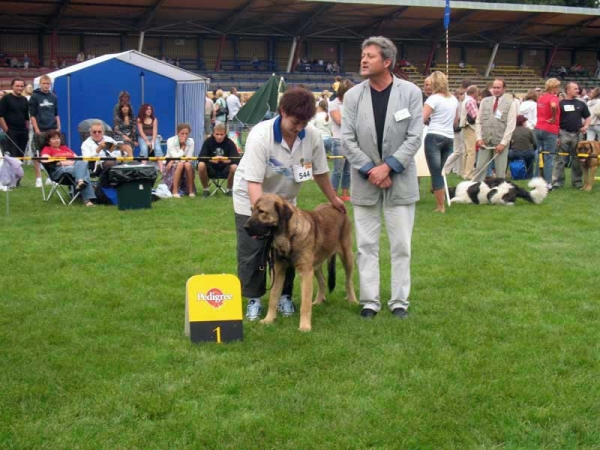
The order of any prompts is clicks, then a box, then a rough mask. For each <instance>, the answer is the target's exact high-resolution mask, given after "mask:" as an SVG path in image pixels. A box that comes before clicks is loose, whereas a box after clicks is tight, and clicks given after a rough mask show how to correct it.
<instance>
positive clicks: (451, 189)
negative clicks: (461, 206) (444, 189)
mask: <svg viewBox="0 0 600 450" xmlns="http://www.w3.org/2000/svg"><path fill="white" fill-rule="evenodd" d="M448 195H449V196H450V198H454V197H455V196H456V187H454V186H451V187H449V188H448Z"/></svg>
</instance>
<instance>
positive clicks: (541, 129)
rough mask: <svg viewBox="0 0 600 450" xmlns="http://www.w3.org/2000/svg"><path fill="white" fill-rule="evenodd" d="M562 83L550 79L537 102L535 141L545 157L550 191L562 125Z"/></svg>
mask: <svg viewBox="0 0 600 450" xmlns="http://www.w3.org/2000/svg"><path fill="white" fill-rule="evenodd" d="M559 90H560V81H559V80H558V79H557V78H550V79H549V80H548V81H546V92H544V94H543V95H542V96H541V97H539V98H538V101H537V123H536V124H535V139H536V140H537V143H538V147H539V151H541V152H543V153H542V154H543V155H544V180H546V183H548V189H552V168H553V166H554V156H555V154H556V143H557V141H558V132H559V124H560V108H559V107H558V102H559V99H558V97H557V94H558V91H559ZM536 157H537V155H536ZM538 170H539V164H534V170H533V176H534V177H536V176H537V171H538Z"/></svg>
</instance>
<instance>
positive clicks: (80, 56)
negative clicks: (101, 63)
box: [75, 52, 85, 63]
mask: <svg viewBox="0 0 600 450" xmlns="http://www.w3.org/2000/svg"><path fill="white" fill-rule="evenodd" d="M75 61H77V62H78V63H80V62H84V61H85V53H83V52H79V53H77V58H75Z"/></svg>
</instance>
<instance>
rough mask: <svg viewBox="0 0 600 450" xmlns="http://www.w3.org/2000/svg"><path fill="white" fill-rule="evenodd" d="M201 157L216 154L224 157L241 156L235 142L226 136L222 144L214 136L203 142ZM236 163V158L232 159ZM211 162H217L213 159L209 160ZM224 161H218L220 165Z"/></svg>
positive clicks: (209, 156)
mask: <svg viewBox="0 0 600 450" xmlns="http://www.w3.org/2000/svg"><path fill="white" fill-rule="evenodd" d="M200 156H201V157H208V158H212V157H214V156H222V157H224V158H234V157H236V156H239V154H238V151H237V147H236V146H235V143H234V142H233V141H232V140H231V139H229V138H228V137H225V140H224V141H223V142H221V143H220V144H219V143H218V142H217V140H216V139H215V137H214V136H211V137H209V138H208V139H206V140H205V141H204V143H203V144H202V150H200ZM232 162H233V163H234V164H237V161H236V160H233V161H232ZM209 163H210V164H217V163H214V162H212V161H209ZM222 164H223V163H218V165H222Z"/></svg>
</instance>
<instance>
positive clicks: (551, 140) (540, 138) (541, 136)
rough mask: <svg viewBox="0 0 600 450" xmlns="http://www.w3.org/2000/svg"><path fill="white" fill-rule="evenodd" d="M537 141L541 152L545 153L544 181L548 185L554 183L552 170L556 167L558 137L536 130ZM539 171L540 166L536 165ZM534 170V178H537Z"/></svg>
mask: <svg viewBox="0 0 600 450" xmlns="http://www.w3.org/2000/svg"><path fill="white" fill-rule="evenodd" d="M535 139H536V140H537V143H538V146H539V151H540V152H543V153H542V155H543V157H544V180H546V183H548V184H551V183H552V169H553V167H554V157H555V156H556V143H557V141H558V136H557V135H556V134H554V133H550V132H548V131H544V130H537V129H536V130H535ZM535 166H537V167H538V170H539V164H535ZM536 175H537V174H536V173H535V169H534V174H533V176H536Z"/></svg>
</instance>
